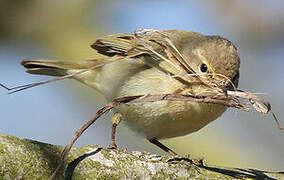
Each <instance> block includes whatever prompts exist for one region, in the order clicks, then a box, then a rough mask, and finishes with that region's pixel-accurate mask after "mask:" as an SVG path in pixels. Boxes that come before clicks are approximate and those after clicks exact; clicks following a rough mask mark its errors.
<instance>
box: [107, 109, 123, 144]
mask: <svg viewBox="0 0 284 180" xmlns="http://www.w3.org/2000/svg"><path fill="white" fill-rule="evenodd" d="M120 121H121V114H119V113H115V114H114V115H113V116H112V118H111V124H112V128H111V143H110V145H109V149H117V145H116V143H115V135H116V127H117V126H118V124H119V123H120Z"/></svg>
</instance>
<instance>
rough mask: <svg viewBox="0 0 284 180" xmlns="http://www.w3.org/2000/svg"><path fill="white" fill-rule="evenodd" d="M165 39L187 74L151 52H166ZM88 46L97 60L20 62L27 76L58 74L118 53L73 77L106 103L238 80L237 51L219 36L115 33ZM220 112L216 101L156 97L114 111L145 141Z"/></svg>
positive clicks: (209, 88) (183, 130) (195, 126)
mask: <svg viewBox="0 0 284 180" xmlns="http://www.w3.org/2000/svg"><path fill="white" fill-rule="evenodd" d="M165 35H166V36H165ZM137 37H138V38H137ZM165 37H167V38H168V39H169V40H170V41H171V42H172V43H173V45H174V46H175V47H176V48H177V50H178V51H179V52H180V54H181V55H179V56H181V57H183V58H184V59H185V61H186V62H185V64H186V65H188V66H189V67H190V68H192V71H191V72H188V71H186V68H185V70H184V71H183V69H179V68H177V67H174V66H173V65H172V64H171V63H169V62H168V61H166V60H164V59H162V58H160V57H159V56H156V55H155V54H153V51H155V52H157V53H159V54H160V55H162V56H167V51H166V49H167V47H166V46H164V44H165V43H168V42H167V40H166V38H165ZM145 42H147V43H146V45H147V46H145ZM148 46H149V47H151V49H152V50H153V51H152V53H145V54H140V55H137V56H133V57H130V56H131V55H135V54H137V53H139V52H140V53H141V52H144V51H147V52H149V49H147V48H146V47H148ZM91 47H92V48H94V49H95V50H96V51H97V52H98V53H100V54H102V55H104V56H103V58H100V59H97V60H89V61H88V60H87V61H78V62H76V63H71V62H63V61H47V60H25V61H23V62H22V65H24V66H25V67H26V68H27V72H29V73H32V74H46V75H52V76H63V75H66V74H70V73H74V72H77V71H79V70H82V69H88V68H90V67H92V66H95V65H96V64H104V63H106V62H108V61H111V60H113V58H115V57H122V58H123V59H122V60H119V61H116V62H112V63H109V64H106V65H104V66H102V67H99V68H97V69H93V70H89V71H87V72H84V73H82V74H79V75H76V76H75V77H74V78H75V79H77V80H79V81H81V82H83V83H85V84H87V85H88V86H90V87H93V88H95V89H97V90H99V91H100V92H101V93H102V94H103V95H104V96H105V97H106V99H108V100H109V101H110V100H112V99H113V98H116V97H122V96H131V95H142V94H145V95H147V94H165V93H182V94H186V93H190V94H194V95H207V94H210V93H216V92H217V91H219V90H220V89H222V88H223V89H224V88H227V89H231V88H233V87H234V86H237V84H238V79H239V66H240V61H239V56H238V53H237V49H236V48H235V46H234V45H233V44H232V43H231V42H230V41H228V40H226V39H224V38H222V37H220V36H204V35H202V34H199V33H195V32H188V31H181V30H165V31H159V32H158V33H155V32H151V33H140V34H135V35H132V34H117V35H110V36H106V37H103V38H100V39H98V40H97V41H96V42H95V43H94V44H93V45H92V46H91ZM193 71H194V72H195V75H194V74H193V73H192V72H193ZM196 75H198V77H199V79H198V78H197V77H196ZM204 82H205V83H204ZM214 87H215V88H214ZM225 110H226V107H224V106H221V105H215V104H204V103H196V102H180V101H171V102H170V101H159V102H151V103H144V104H137V105H130V106H120V107H118V108H117V109H116V111H117V112H119V113H121V114H122V118H123V120H124V121H125V122H126V124H128V125H129V126H130V127H131V128H132V129H134V130H136V131H137V132H138V133H140V134H142V135H143V136H145V137H146V138H147V139H152V138H155V139H163V138H170V137H176V136H182V135H185V134H188V133H191V132H194V131H197V130H199V129H201V128H202V127H204V126H205V125H207V124H208V123H209V122H211V121H213V120H215V119H216V118H218V117H219V116H220V115H221V114H222V113H223V112H224V111H225Z"/></svg>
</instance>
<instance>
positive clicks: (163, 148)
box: [149, 139, 177, 156]
mask: <svg viewBox="0 0 284 180" xmlns="http://www.w3.org/2000/svg"><path fill="white" fill-rule="evenodd" d="M149 142H150V143H152V144H155V145H156V146H158V147H159V148H161V149H162V150H164V151H165V152H167V153H168V154H169V155H171V156H176V155H177V153H175V152H174V151H172V150H171V149H170V148H168V147H167V146H165V145H163V144H162V143H160V141H158V140H157V139H150V140H149Z"/></svg>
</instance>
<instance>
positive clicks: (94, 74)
mask: <svg viewBox="0 0 284 180" xmlns="http://www.w3.org/2000/svg"><path fill="white" fill-rule="evenodd" d="M101 63H102V61H101V60H85V61H78V62H66V61H57V60H42V59H36V60H23V61H22V62H21V64H22V65H23V66H24V67H25V68H26V72H28V73H31V74H39V75H48V76H66V75H69V74H71V75H72V73H73V74H74V73H77V72H80V71H84V70H87V71H85V72H83V73H80V74H76V75H74V76H72V77H73V78H74V79H76V80H79V81H80V82H82V83H84V84H86V85H88V86H90V87H93V88H95V89H97V90H99V91H101V88H100V85H99V79H98V74H99V72H100V70H101V68H100V67H99V68H95V69H90V68H92V67H94V66H97V65H100V64H101ZM88 69H89V70H88Z"/></svg>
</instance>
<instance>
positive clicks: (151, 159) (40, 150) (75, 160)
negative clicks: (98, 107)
mask: <svg viewBox="0 0 284 180" xmlns="http://www.w3.org/2000/svg"><path fill="white" fill-rule="evenodd" d="M62 149H63V147H61V146H55V145H51V144H45V143H41V142H37V141H32V140H28V139H20V138H17V137H13V136H9V135H5V134H0V179H48V178H49V177H50V175H51V174H52V172H53V171H54V169H55V168H56V165H57V163H58V161H59V156H60V153H61V151H62ZM236 178H253V179H284V172H277V173H276V172H275V173H273V172H267V171H262V170H255V169H239V168H223V167H212V166H205V165H195V164H193V163H191V161H190V160H189V159H187V158H174V159H171V160H169V157H163V156H160V155H155V154H149V153H142V152H138V151H133V152H124V151H121V150H109V149H104V148H100V147H98V146H85V147H80V148H72V150H71V152H70V154H69V155H68V160H67V163H66V164H65V166H64V169H62V171H61V173H60V176H59V177H58V179H236Z"/></svg>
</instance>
